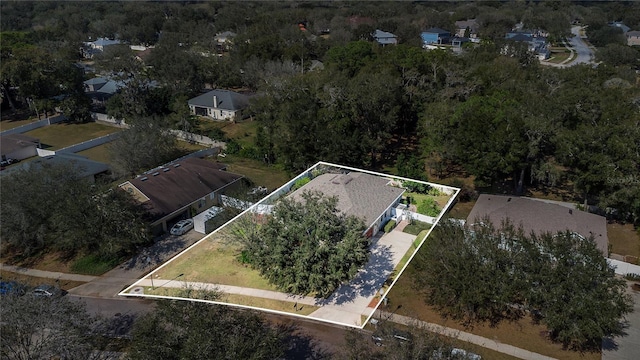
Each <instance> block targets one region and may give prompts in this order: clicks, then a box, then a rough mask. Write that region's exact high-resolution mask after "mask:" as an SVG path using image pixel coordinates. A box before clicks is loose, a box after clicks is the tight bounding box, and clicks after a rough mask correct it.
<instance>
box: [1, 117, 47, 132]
mask: <svg viewBox="0 0 640 360" xmlns="http://www.w3.org/2000/svg"><path fill="white" fill-rule="evenodd" d="M34 121H38V118H37V117H32V118H29V119H25V120H5V119H4V118H3V119H2V121H0V131H5V130H9V129H14V128H17V127H18V126H22V125H26V124H31V123H32V122H34Z"/></svg>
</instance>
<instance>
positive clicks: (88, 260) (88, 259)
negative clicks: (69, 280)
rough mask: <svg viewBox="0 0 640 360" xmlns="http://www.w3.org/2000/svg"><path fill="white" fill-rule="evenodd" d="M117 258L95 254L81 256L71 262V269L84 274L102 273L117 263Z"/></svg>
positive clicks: (95, 274)
mask: <svg viewBox="0 0 640 360" xmlns="http://www.w3.org/2000/svg"><path fill="white" fill-rule="evenodd" d="M119 260H120V259H118V258H113V257H110V258H102V257H100V256H97V255H87V256H84V257H81V258H79V259H77V260H75V261H74V262H73V264H71V271H73V272H74V273H78V274H85V275H94V276H97V275H102V274H104V273H106V272H107V271H109V270H111V269H113V268H114V267H116V266H117V265H118V262H119Z"/></svg>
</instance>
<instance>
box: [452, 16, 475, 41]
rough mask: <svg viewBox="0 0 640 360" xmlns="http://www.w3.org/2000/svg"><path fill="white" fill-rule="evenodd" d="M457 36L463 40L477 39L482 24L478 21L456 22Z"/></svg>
mask: <svg viewBox="0 0 640 360" xmlns="http://www.w3.org/2000/svg"><path fill="white" fill-rule="evenodd" d="M455 24H456V36H458V37H461V38H465V37H466V38H471V39H474V38H477V37H478V30H479V29H480V24H478V21H477V20H476V19H468V20H460V21H456V23H455Z"/></svg>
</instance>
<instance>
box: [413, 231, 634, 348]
mask: <svg viewBox="0 0 640 360" xmlns="http://www.w3.org/2000/svg"><path fill="white" fill-rule="evenodd" d="M413 265H414V269H415V272H414V273H413V274H412V277H413V278H414V279H415V283H416V288H418V289H422V290H425V291H426V299H425V300H426V301H427V303H429V304H431V305H434V306H435V307H436V308H437V309H438V310H439V311H441V312H442V313H443V314H444V315H446V316H450V317H452V318H454V319H458V320H461V321H463V322H465V323H467V324H474V323H477V322H483V321H488V322H490V323H492V324H495V323H498V322H499V321H501V320H503V319H518V318H521V317H523V316H525V315H526V314H529V315H531V317H532V318H533V319H534V320H535V321H540V322H542V323H543V324H545V325H546V326H547V328H548V329H549V335H550V338H551V339H552V340H554V341H557V342H560V343H562V344H563V345H564V346H565V347H567V348H570V349H576V350H581V351H592V350H597V349H599V347H600V345H601V341H602V337H604V336H610V335H614V336H615V335H620V334H622V331H623V326H624V325H623V323H622V321H623V316H624V315H625V314H627V313H629V312H630V311H632V300H631V298H630V297H629V296H628V295H627V294H626V292H625V291H626V283H625V281H624V280H622V279H619V278H616V277H615V273H614V271H613V269H612V268H611V267H610V266H609V264H608V263H607V259H606V258H605V257H604V256H603V254H602V253H601V252H600V251H599V250H598V249H597V248H596V245H595V241H594V240H593V239H592V238H591V239H584V238H582V237H580V236H577V235H575V234H573V233H570V232H561V233H557V234H549V233H547V234H542V235H534V234H530V235H527V234H525V233H524V232H523V231H522V230H521V229H518V228H516V227H514V226H513V225H511V224H509V223H508V222H506V223H504V224H503V225H502V226H501V227H499V228H497V227H494V226H493V224H491V223H490V221H489V220H488V219H485V220H483V221H482V225H476V226H474V228H473V229H466V228H464V227H462V226H461V225H459V224H457V223H454V222H451V221H446V220H445V221H442V222H441V223H440V224H439V225H438V226H437V227H436V228H435V229H434V231H433V233H432V234H431V236H430V237H429V238H428V239H427V242H426V243H425V246H424V247H423V250H421V251H420V252H418V255H417V256H416V257H415V259H414V262H413ZM596 309H599V310H596Z"/></svg>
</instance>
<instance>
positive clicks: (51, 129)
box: [25, 122, 120, 150]
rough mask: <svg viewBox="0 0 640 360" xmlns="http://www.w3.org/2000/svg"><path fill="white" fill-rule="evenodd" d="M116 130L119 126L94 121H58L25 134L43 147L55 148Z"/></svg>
mask: <svg viewBox="0 0 640 360" xmlns="http://www.w3.org/2000/svg"><path fill="white" fill-rule="evenodd" d="M118 131H120V129H119V128H116V127H112V126H107V125H102V124H97V123H94V122H90V123H84V124H66V123H60V124H55V125H50V126H45V127H41V128H39V129H35V130H31V131H29V132H26V133H25V135H29V136H32V137H34V138H36V139H40V143H41V144H42V147H43V148H45V149H48V150H56V149H62V148H64V147H67V146H70V145H74V144H78V143H81V142H83V141H87V140H91V139H95V138H98V137H100V136H104V135H108V134H111V133H114V132H118Z"/></svg>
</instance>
